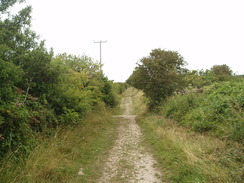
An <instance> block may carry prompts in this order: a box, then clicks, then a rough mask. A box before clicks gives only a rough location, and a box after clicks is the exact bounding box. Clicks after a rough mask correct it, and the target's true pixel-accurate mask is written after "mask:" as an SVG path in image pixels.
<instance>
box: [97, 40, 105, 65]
mask: <svg viewBox="0 0 244 183" xmlns="http://www.w3.org/2000/svg"><path fill="white" fill-rule="evenodd" d="M106 42H107V41H102V40H100V41H94V43H99V44H100V65H102V43H106Z"/></svg>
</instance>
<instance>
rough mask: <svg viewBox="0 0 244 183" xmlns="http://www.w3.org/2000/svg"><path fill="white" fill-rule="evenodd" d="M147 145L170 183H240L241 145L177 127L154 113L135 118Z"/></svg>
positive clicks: (241, 170) (241, 178)
mask: <svg viewBox="0 0 244 183" xmlns="http://www.w3.org/2000/svg"><path fill="white" fill-rule="evenodd" d="M137 121H138V124H139V125H140V126H141V128H142V131H143V132H144V136H145V141H146V143H147V144H148V145H149V146H150V147H151V148H152V149H153V153H154V155H155V158H156V159H157V160H158V162H159V164H160V166H161V167H162V169H164V171H165V172H164V176H165V177H166V178H167V179H169V180H170V181H172V182H179V183H184V182H187V183H189V182H192V183H197V182H199V183H203V182H214V183H218V182H219V183H220V182H221V183H222V182H242V180H243V178H244V177H243V156H242V154H243V146H242V145H241V144H238V143H237V142H233V141H228V140H220V139H218V138H216V137H211V136H207V135H203V134H199V133H197V132H191V131H189V130H187V129H186V128H183V127H180V126H178V125H177V124H176V123H175V122H174V121H172V120H168V119H165V118H164V117H162V116H159V115H155V114H144V115H141V116H140V117H138V119H137Z"/></svg>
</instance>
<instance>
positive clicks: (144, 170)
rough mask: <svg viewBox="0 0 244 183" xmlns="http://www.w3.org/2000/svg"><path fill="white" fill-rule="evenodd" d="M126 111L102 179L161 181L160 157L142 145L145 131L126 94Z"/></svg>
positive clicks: (105, 182) (123, 106)
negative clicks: (158, 166)
mask: <svg viewBox="0 0 244 183" xmlns="http://www.w3.org/2000/svg"><path fill="white" fill-rule="evenodd" d="M121 109H122V110H123V111H124V112H123V113H124V114H123V115H118V116H114V117H118V118H119V123H120V126H119V129H118V139H117V140H116V142H115V144H114V146H113V148H112V149H111V151H110V152H109V154H108V160H107V161H106V163H105V165H104V170H103V175H102V177H101V178H100V179H99V181H98V182H100V183H109V182H133V183H136V182H138V183H153V182H161V179H160V177H161V173H160V172H159V171H157V170H156V168H155V165H156V161H155V160H154V159H153V157H152V156H151V155H150V153H149V152H148V151H147V150H146V148H145V147H143V146H142V145H141V140H142V133H141V129H140V127H139V126H138V125H137V124H136V120H135V119H136V116H135V115H132V114H131V113H132V109H133V103H132V99H131V96H127V97H124V98H123V99H122V102H121Z"/></svg>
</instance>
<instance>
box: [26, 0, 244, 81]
mask: <svg viewBox="0 0 244 183" xmlns="http://www.w3.org/2000/svg"><path fill="white" fill-rule="evenodd" d="M27 3H28V4H31V5H32V7H33V13H32V16H33V21H32V24H33V30H34V31H36V32H37V33H38V34H39V35H40V36H41V39H44V40H46V45H47V47H48V48H51V47H53V48H54V52H55V53H56V54H57V53H63V52H67V53H69V54H76V55H78V54H80V55H82V54H86V55H88V56H90V57H92V58H93V59H94V60H97V61H98V60H99V44H95V43H94V41H99V40H106V41H107V43H103V44H102V62H103V64H104V67H103V69H104V72H105V75H107V76H108V78H109V79H110V80H115V81H124V80H126V79H127V78H128V77H129V76H130V75H131V73H132V71H133V70H134V67H135V66H136V62H137V61H139V60H140V59H141V58H142V57H144V56H148V55H149V53H150V51H151V50H152V49H155V48H161V49H166V50H173V51H178V52H179V53H180V54H181V55H182V56H183V57H184V58H185V61H187V62H188V66H187V68H189V69H199V70H200V69H209V68H211V67H212V66H213V65H221V64H227V65H228V66H230V67H231V69H232V70H233V71H234V72H236V73H237V74H244V54H243V53H244V0H27Z"/></svg>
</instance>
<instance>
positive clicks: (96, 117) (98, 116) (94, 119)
mask: <svg viewBox="0 0 244 183" xmlns="http://www.w3.org/2000/svg"><path fill="white" fill-rule="evenodd" d="M112 120H113V119H112V118H111V113H108V112H107V111H106V110H105V109H104V110H102V111H93V112H92V113H89V114H88V115H87V117H86V119H85V120H84V122H83V123H82V124H80V125H78V126H76V127H75V128H71V127H70V128H65V129H62V128H60V129H59V130H58V131H57V132H56V135H55V136H54V137H52V138H47V139H45V138H43V139H42V140H41V141H42V142H40V144H39V145H38V146H37V147H36V148H35V149H34V151H33V152H31V153H30V154H29V156H28V157H27V158H23V160H20V161H18V163H17V164H16V161H14V159H13V157H14V155H13V154H11V155H9V157H6V158H5V159H4V160H2V162H1V164H2V166H1V167H0V180H1V181H0V182H4V183H10V182H11V183H16V182H18V183H28V182H30V183H35V182H36V183H53V182H60V183H68V182H70V183H71V182H72V183H74V182H93V181H94V180H95V179H97V178H98V177H100V176H101V170H102V167H101V166H102V161H103V157H104V156H105V153H106V152H107V150H108V149H109V148H110V146H111V145H112V142H113V139H114V136H116V130H115V129H116V123H113V121H112ZM108 142H110V143H108ZM80 170H81V171H82V172H83V175H78V172H79V171H80Z"/></svg>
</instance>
